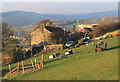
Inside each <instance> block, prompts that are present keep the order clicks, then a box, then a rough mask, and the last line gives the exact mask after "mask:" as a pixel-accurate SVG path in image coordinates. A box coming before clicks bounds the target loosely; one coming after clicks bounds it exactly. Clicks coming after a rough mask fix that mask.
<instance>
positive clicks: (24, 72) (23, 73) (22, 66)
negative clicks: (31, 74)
mask: <svg viewBox="0 0 120 82" xmlns="http://www.w3.org/2000/svg"><path fill="white" fill-rule="evenodd" d="M22 68H23V74H25V71H24V64H23V61H22Z"/></svg>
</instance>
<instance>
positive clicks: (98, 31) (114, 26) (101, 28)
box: [92, 22, 120, 37]
mask: <svg viewBox="0 0 120 82" xmlns="http://www.w3.org/2000/svg"><path fill="white" fill-rule="evenodd" d="M119 27H120V23H117V22H111V23H107V24H105V23H99V24H98V26H97V27H94V28H93V31H92V36H93V37H98V36H100V35H103V34H105V33H107V32H111V31H115V30H118V29H119Z"/></svg>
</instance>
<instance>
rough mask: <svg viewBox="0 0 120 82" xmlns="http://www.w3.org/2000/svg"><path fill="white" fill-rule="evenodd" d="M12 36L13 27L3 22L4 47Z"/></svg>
mask: <svg viewBox="0 0 120 82" xmlns="http://www.w3.org/2000/svg"><path fill="white" fill-rule="evenodd" d="M11 35H13V31H12V29H11V27H8V23H6V22H2V46H4V45H5V42H6V41H7V40H9V37H10V36H11Z"/></svg>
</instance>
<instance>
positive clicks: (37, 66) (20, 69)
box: [4, 54, 44, 79]
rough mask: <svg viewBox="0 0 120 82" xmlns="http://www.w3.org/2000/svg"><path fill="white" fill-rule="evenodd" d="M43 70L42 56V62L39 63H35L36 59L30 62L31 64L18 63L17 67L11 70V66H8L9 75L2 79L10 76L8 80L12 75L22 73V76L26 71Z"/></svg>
mask: <svg viewBox="0 0 120 82" xmlns="http://www.w3.org/2000/svg"><path fill="white" fill-rule="evenodd" d="M43 68H44V55H43V54H42V60H41V61H36V59H34V61H33V60H31V63H26V64H24V62H23V61H22V62H21V65H20V63H19V62H18V65H17V67H16V68H13V69H12V70H11V65H10V64H9V71H10V72H9V73H7V74H6V75H5V76H4V77H8V76H10V79H11V78H12V75H13V74H16V73H19V72H22V74H25V72H26V71H30V69H31V70H34V71H35V70H38V69H43Z"/></svg>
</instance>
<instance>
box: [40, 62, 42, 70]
mask: <svg viewBox="0 0 120 82" xmlns="http://www.w3.org/2000/svg"><path fill="white" fill-rule="evenodd" d="M41 68H42V61H40V69H41Z"/></svg>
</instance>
